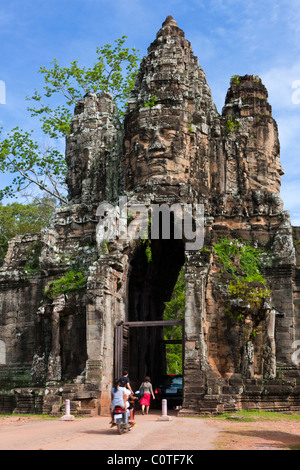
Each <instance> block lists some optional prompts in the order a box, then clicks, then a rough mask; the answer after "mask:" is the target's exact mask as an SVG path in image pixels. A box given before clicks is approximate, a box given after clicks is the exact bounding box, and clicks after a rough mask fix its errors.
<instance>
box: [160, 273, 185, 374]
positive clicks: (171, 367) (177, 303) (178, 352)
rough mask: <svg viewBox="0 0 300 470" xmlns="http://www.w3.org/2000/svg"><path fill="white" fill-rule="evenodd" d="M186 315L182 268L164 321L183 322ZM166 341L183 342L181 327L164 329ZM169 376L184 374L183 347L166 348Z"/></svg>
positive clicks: (167, 305) (169, 345) (177, 345)
mask: <svg viewBox="0 0 300 470" xmlns="http://www.w3.org/2000/svg"><path fill="white" fill-rule="evenodd" d="M184 313H185V275H184V269H183V268H182V269H181V271H180V273H179V275H178V279H177V282H176V285H175V287H174V290H173V294H172V297H171V300H170V301H169V302H166V303H165V310H164V320H172V321H177V320H183V319H184ZM164 339H165V340H181V339H182V328H181V326H171V327H165V328H164ZM166 359H167V374H181V373H182V345H181V344H168V345H167V347H166Z"/></svg>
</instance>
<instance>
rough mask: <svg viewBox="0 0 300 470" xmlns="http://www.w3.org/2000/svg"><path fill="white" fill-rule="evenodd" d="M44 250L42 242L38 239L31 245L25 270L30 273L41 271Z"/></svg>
mask: <svg viewBox="0 0 300 470" xmlns="http://www.w3.org/2000/svg"><path fill="white" fill-rule="evenodd" d="M41 250H42V244H41V242H40V241H36V242H34V243H33V245H32V246H31V248H30V250H29V253H28V256H27V261H26V264H25V267H24V272H25V273H26V274H28V275H34V274H37V273H38V272H39V271H40V260H39V257H40V254H41Z"/></svg>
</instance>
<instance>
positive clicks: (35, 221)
mask: <svg viewBox="0 0 300 470" xmlns="http://www.w3.org/2000/svg"><path fill="white" fill-rule="evenodd" d="M49 202H51V201H49V200H47V199H46V198H44V199H43V200H42V203H40V204H19V203H17V202H14V203H13V204H8V205H7V206H3V205H2V204H1V203H0V265H2V264H3V260H4V257H5V255H6V252H7V248H8V243H9V241H10V240H11V239H12V238H13V237H15V236H16V235H25V234H27V233H39V232H40V231H41V230H42V229H43V228H44V227H47V226H48V225H49V223H50V219H51V217H52V215H53V208H52V204H49Z"/></svg>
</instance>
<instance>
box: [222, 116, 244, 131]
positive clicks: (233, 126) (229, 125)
mask: <svg viewBox="0 0 300 470" xmlns="http://www.w3.org/2000/svg"><path fill="white" fill-rule="evenodd" d="M240 126H241V124H240V123H239V121H236V120H232V119H231V118H229V119H227V122H226V131H227V133H229V132H235V131H236V130H237V129H238V128H239V127H240Z"/></svg>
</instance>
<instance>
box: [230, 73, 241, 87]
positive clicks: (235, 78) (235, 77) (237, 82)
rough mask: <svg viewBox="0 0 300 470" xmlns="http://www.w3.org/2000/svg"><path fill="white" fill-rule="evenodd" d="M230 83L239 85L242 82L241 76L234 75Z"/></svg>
mask: <svg viewBox="0 0 300 470" xmlns="http://www.w3.org/2000/svg"><path fill="white" fill-rule="evenodd" d="M230 83H231V84H234V85H239V84H240V76H239V75H233V76H232V77H231V79H230Z"/></svg>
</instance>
